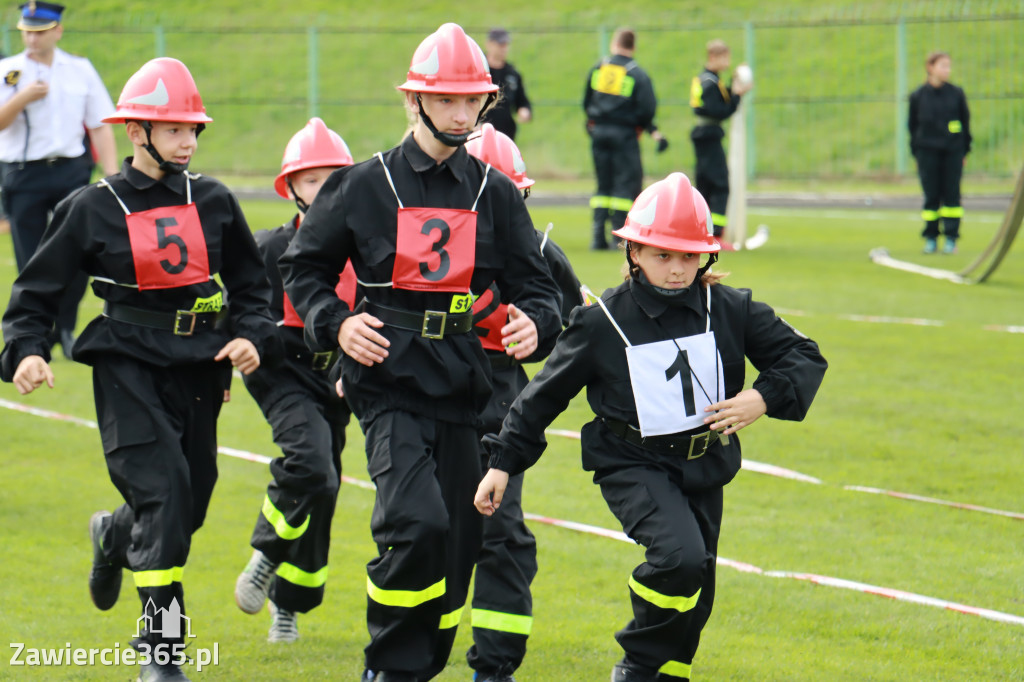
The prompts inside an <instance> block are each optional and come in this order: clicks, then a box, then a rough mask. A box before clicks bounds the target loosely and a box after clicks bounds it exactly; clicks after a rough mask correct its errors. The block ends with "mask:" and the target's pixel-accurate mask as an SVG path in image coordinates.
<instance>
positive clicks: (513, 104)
mask: <svg viewBox="0 0 1024 682" xmlns="http://www.w3.org/2000/svg"><path fill="white" fill-rule="evenodd" d="M491 82H492V83H494V84H495V85H497V86H498V87H500V88H501V97H500V98H499V99H498V101H497V102H496V103H495V105H494V106H493V107H492V108H491V110H490V111H488V112H487V116H486V117H485V118H484V121H485V122H487V123H490V124H492V125H493V126H494V128H495V130H497V131H499V132H502V133H505V134H506V135H508V136H509V137H511V138H513V139H515V136H516V129H517V126H516V119H515V116H514V114H515V113H516V112H517V111H519V110H520V109H522V108H523V107H526V108H527V109H529V108H530V99H529V98H528V97H527V96H526V88H525V87H524V86H523V77H522V76H520V75H519V72H518V71H516V67H514V66H512V65H511V64H509V63H507V62H506V63H505V66H501V67H498V68H494V67H493V66H492V67H491Z"/></svg>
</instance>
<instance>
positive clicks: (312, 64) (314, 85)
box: [306, 26, 320, 118]
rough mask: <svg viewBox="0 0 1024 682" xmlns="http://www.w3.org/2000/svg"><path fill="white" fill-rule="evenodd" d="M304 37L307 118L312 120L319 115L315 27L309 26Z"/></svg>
mask: <svg viewBox="0 0 1024 682" xmlns="http://www.w3.org/2000/svg"><path fill="white" fill-rule="evenodd" d="M306 35H307V37H308V41H307V50H308V58H309V59H308V61H309V69H308V70H309V84H308V94H307V98H308V99H309V117H310V118H313V117H314V116H318V115H319V114H318V111H319V109H320V91H319V87H320V84H319V81H320V77H319V75H318V72H319V65H320V57H319V53H320V49H319V46H318V43H319V34H318V33H317V30H316V26H310V27H309V29H308V30H307V31H306Z"/></svg>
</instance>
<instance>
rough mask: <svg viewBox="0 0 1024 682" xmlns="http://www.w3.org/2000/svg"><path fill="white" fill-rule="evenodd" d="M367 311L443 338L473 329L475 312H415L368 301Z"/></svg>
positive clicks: (401, 326)
mask: <svg viewBox="0 0 1024 682" xmlns="http://www.w3.org/2000/svg"><path fill="white" fill-rule="evenodd" d="M366 312H368V313H370V314H371V315H373V316H374V317H376V318H377V319H378V320H380V321H381V322H383V323H384V324H386V325H390V326H392V327H398V328H399V329H407V330H409V331H413V332H419V333H420V336H422V337H424V338H426V339H443V338H444V337H445V335H447V334H465V333H466V332H469V331H472V330H473V313H471V312H469V313H446V312H444V311H443V310H427V311H424V312H414V311H412V310H400V309H398V308H389V307H388V306H386V305H380V304H379V303H372V302H370V301H367V302H366Z"/></svg>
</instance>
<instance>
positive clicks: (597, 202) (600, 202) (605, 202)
mask: <svg viewBox="0 0 1024 682" xmlns="http://www.w3.org/2000/svg"><path fill="white" fill-rule="evenodd" d="M611 205H612V198H611V197H606V196H604V195H601V194H598V195H595V196H592V197H590V208H610V207H611Z"/></svg>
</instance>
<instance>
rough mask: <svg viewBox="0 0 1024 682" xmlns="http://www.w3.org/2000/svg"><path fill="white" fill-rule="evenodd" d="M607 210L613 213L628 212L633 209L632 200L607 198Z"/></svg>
mask: <svg viewBox="0 0 1024 682" xmlns="http://www.w3.org/2000/svg"><path fill="white" fill-rule="evenodd" d="M608 208H610V209H612V210H613V211H628V210H629V209H631V208H633V200H632V199H624V198H622V197H609V201H608Z"/></svg>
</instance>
